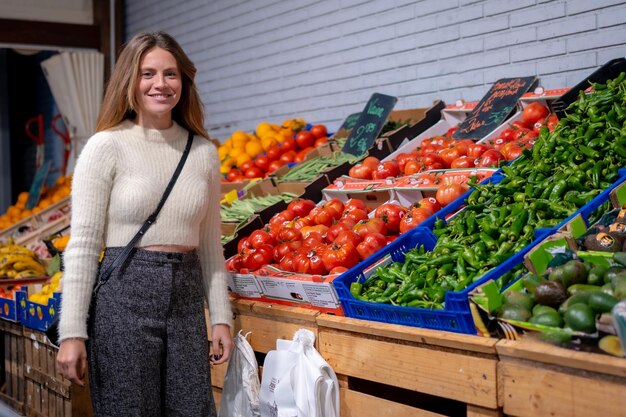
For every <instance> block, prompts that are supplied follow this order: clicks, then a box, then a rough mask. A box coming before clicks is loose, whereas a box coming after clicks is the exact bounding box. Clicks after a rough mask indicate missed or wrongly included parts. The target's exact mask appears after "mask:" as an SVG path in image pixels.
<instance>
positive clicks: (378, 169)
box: [348, 102, 558, 180]
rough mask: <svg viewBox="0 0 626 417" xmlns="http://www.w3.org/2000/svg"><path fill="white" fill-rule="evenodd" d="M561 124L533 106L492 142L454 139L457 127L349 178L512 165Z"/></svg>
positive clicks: (369, 163) (371, 162) (366, 164)
mask: <svg viewBox="0 0 626 417" xmlns="http://www.w3.org/2000/svg"><path fill="white" fill-rule="evenodd" d="M557 123H558V118H557V116H556V115H555V114H551V113H550V110H549V109H548V108H547V107H546V106H544V105H543V104H541V103H539V102H532V103H530V104H528V105H527V106H526V107H524V109H523V110H522V115H521V119H520V120H516V121H514V122H513V123H511V124H510V125H509V127H508V128H506V129H504V130H503V131H502V133H501V134H500V135H499V137H498V138H496V139H495V140H493V141H491V142H486V143H477V142H474V141H472V140H469V139H460V140H455V139H454V138H453V137H452V135H453V134H454V132H455V130H456V127H452V128H450V129H449V130H448V131H447V132H446V133H445V134H444V135H439V136H434V137H430V138H426V139H424V140H423V141H422V142H421V144H420V146H419V147H418V148H416V149H415V150H413V151H411V152H402V153H399V154H398V155H397V156H396V157H395V158H394V159H392V160H388V161H379V160H377V159H376V158H373V157H368V158H366V159H365V160H363V162H362V163H360V164H357V165H355V166H354V167H352V169H350V172H349V173H348V175H349V176H350V177H352V178H357V179H363V180H375V179H384V178H388V177H397V176H403V175H412V174H418V173H420V172H424V171H430V170H439V169H449V168H473V167H478V168H491V167H497V166H498V165H499V163H500V161H502V160H507V161H512V160H513V159H515V158H517V157H518V156H519V155H520V154H521V153H522V151H523V150H524V149H526V148H530V147H531V146H532V145H533V144H534V139H535V138H536V137H537V136H538V135H539V130H540V129H541V127H542V126H544V125H545V126H547V127H548V129H550V131H552V130H553V129H554V127H555V126H556V124H557Z"/></svg>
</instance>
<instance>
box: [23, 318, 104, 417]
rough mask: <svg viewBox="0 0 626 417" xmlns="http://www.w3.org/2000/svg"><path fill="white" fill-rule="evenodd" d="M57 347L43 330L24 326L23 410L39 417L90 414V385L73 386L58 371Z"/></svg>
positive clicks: (68, 416) (91, 413)
mask: <svg viewBox="0 0 626 417" xmlns="http://www.w3.org/2000/svg"><path fill="white" fill-rule="evenodd" d="M57 352H58V349H57V348H56V347H54V346H52V345H51V344H50V343H49V342H48V339H47V338H46V336H45V334H44V333H42V332H38V331H34V330H30V329H26V328H24V358H25V360H24V377H25V380H26V400H25V404H24V411H25V413H26V415H28V416H36V417H46V416H49V417H53V416H54V417H90V416H92V415H93V412H92V409H91V400H90V397H89V388H88V384H87V385H86V386H85V387H80V386H77V385H73V384H71V383H70V381H69V380H67V379H65V378H63V377H62V376H61V375H59V373H58V372H57V370H56V355H57Z"/></svg>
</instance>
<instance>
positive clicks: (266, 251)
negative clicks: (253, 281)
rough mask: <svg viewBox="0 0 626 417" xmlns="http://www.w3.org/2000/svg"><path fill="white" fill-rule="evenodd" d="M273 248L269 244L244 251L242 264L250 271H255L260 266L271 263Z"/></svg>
mask: <svg viewBox="0 0 626 417" xmlns="http://www.w3.org/2000/svg"><path fill="white" fill-rule="evenodd" d="M273 251H274V248H273V247H272V246H271V245H261V246H260V247H258V248H256V249H248V250H247V251H244V254H243V255H242V256H243V265H244V266H245V267H246V268H247V269H249V270H250V271H256V270H257V269H259V268H261V267H262V266H265V265H268V264H270V263H272V260H273V259H274V254H273Z"/></svg>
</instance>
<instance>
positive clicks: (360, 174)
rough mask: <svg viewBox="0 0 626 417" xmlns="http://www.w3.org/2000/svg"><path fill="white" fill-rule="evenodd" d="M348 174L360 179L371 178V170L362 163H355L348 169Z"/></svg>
mask: <svg viewBox="0 0 626 417" xmlns="http://www.w3.org/2000/svg"><path fill="white" fill-rule="evenodd" d="M348 175H349V176H351V177H352V178H357V179H360V180H371V179H372V170H371V169H370V167H368V166H366V165H363V164H356V165H355V166H353V167H352V168H350V171H348Z"/></svg>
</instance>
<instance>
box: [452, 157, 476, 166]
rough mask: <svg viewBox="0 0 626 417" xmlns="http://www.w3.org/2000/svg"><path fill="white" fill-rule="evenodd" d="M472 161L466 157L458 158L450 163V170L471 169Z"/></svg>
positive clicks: (472, 159)
mask: <svg viewBox="0 0 626 417" xmlns="http://www.w3.org/2000/svg"><path fill="white" fill-rule="evenodd" d="M474 159H475V158H470V157H469V156H467V155H463V156H460V157H458V158H456V159H455V160H454V161H452V163H451V164H450V168H472V167H473V166H474Z"/></svg>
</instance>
